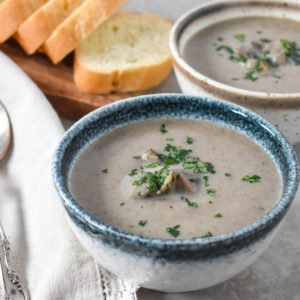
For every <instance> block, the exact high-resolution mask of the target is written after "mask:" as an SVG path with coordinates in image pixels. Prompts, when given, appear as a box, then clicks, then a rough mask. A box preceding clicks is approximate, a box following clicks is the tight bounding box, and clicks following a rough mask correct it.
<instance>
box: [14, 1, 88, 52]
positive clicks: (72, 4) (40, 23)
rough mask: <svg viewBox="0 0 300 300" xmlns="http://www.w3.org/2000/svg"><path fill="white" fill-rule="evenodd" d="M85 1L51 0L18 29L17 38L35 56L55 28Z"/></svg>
mask: <svg viewBox="0 0 300 300" xmlns="http://www.w3.org/2000/svg"><path fill="white" fill-rule="evenodd" d="M84 1H85V0H64V1H62V0H51V1H48V2H47V3H46V4H45V5H43V6H42V7H40V8H39V9H38V10H37V11H35V12H34V13H33V14H32V15H31V16H30V17H29V18H28V19H27V20H26V21H25V22H24V23H23V24H22V25H21V26H20V28H19V29H18V31H17V33H16V35H15V38H16V40H17V41H18V42H19V44H20V45H21V46H22V48H23V49H24V50H25V51H26V52H27V54H33V53H34V52H35V51H37V50H38V49H39V47H40V46H42V44H43V43H44V42H45V41H46V40H47V38H48V37H49V36H50V35H51V33H52V32H53V31H54V30H55V28H56V27H57V26H58V25H59V24H60V23H61V22H63V21H64V20H65V19H66V18H67V17H68V16H69V15H70V14H71V13H72V12H73V11H74V10H75V9H76V8H78V7H79V6H80V5H81V4H82V3H83V2H84Z"/></svg>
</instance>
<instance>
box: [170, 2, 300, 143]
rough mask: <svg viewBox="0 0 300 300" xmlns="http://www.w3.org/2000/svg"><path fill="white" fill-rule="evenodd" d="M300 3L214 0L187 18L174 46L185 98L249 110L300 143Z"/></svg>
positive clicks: (172, 42)
mask: <svg viewBox="0 0 300 300" xmlns="http://www.w3.org/2000/svg"><path fill="white" fill-rule="evenodd" d="M299 20H300V5H299V2H298V1H294V0H290V1H284V2H280V1H272V0H268V1H238V0H229V1H225V0H213V1H207V2H206V3H204V4H202V5H200V6H198V7H196V8H195V9H193V10H191V11H189V12H187V13H186V14H185V15H183V16H182V17H181V18H180V19H179V20H178V21H177V22H176V23H175V25H174V27H173V30H172V32H171V38H170V45H171V51H172V55H173V61H174V67H175V73H176V76H177V79H178V83H179V85H180V87H181V89H182V91H183V92H184V93H187V94H196V95H200V96H213V97H215V98H219V99H223V100H226V101H231V102H235V103H237V104H241V105H243V106H246V107H247V108H249V109H252V110H254V111H255V112H257V113H259V114H260V115H262V116H263V117H265V118H266V119H267V120H269V121H270V122H272V123H273V124H274V125H275V126H277V127H279V129H280V130H281V131H282V132H283V134H285V135H286V137H287V138H288V140H289V141H290V142H291V143H296V142H298V141H300V131H299V128H300V113H299V108H300V85H299V83H300V81H299V78H300V39H299V31H300V21H299Z"/></svg>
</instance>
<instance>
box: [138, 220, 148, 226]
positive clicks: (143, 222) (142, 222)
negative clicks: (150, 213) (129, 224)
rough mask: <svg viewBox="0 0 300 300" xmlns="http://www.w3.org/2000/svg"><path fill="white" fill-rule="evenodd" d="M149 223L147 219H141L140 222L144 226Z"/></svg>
mask: <svg viewBox="0 0 300 300" xmlns="http://www.w3.org/2000/svg"><path fill="white" fill-rule="evenodd" d="M147 223H148V221H147V220H140V221H139V223H138V224H139V225H140V226H142V227H144V226H145V225H146V224H147Z"/></svg>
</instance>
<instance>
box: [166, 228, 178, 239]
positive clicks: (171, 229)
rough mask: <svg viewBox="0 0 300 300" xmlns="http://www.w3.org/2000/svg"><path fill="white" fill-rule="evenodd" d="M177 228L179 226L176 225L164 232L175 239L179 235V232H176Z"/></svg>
mask: <svg viewBox="0 0 300 300" xmlns="http://www.w3.org/2000/svg"><path fill="white" fill-rule="evenodd" d="M178 228H180V225H176V226H174V227H167V228H166V230H167V232H168V233H169V234H170V235H172V236H173V237H174V238H177V237H178V236H179V234H180V231H179V230H178Z"/></svg>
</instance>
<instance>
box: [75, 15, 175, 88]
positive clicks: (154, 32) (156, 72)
mask: <svg viewBox="0 0 300 300" xmlns="http://www.w3.org/2000/svg"><path fill="white" fill-rule="evenodd" d="M171 26H172V24H171V22H169V21H166V20H164V19H162V18H161V17H159V16H154V15H151V14H148V13H141V14H135V13H119V14H117V15H115V16H113V17H112V18H111V19H109V20H108V21H106V22H105V23H104V24H103V25H101V26H100V27H99V28H98V29H97V30H96V31H95V32H93V33H92V34H91V35H90V36H89V37H88V38H87V39H86V40H84V41H83V42H82V44H81V45H80V46H79V47H78V48H77V49H76V51H75V68H74V80H75V83H76V85H77V86H78V88H79V89H80V90H82V91H84V92H88V93H110V92H114V91H118V92H129V91H142V90H147V89H150V88H152V87H154V86H156V85H158V84H159V83H160V82H161V81H162V80H163V79H165V78H166V77H167V76H168V75H169V73H170V71H171V69H172V61H171V55H170V50H169V43H168V38H169V32H170V29H171Z"/></svg>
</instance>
